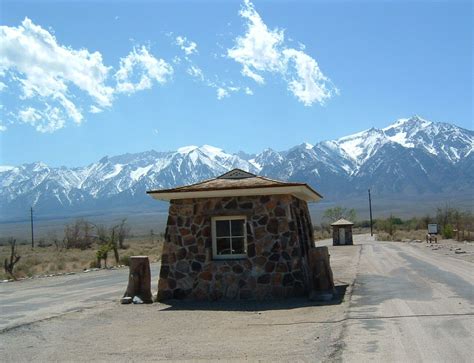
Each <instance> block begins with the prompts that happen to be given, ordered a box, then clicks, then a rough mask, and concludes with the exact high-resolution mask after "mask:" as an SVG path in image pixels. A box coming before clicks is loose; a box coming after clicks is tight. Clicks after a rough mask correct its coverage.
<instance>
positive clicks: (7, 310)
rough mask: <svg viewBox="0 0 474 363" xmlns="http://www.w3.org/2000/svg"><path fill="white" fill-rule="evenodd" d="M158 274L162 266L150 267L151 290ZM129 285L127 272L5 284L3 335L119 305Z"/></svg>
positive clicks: (0, 303)
mask: <svg viewBox="0 0 474 363" xmlns="http://www.w3.org/2000/svg"><path fill="white" fill-rule="evenodd" d="M158 271H159V264H157V263H154V264H151V275H152V290H156V287H157V281H158ZM127 284H128V269H127V268H123V269H117V270H99V271H90V272H87V273H84V272H78V273H76V274H74V275H63V276H55V277H47V278H40V279H31V280H22V281H17V282H11V283H2V284H0V331H2V330H5V329H9V328H12V327H16V326H20V325H24V324H30V323H33V322H36V321H40V320H44V319H49V318H52V317H57V316H60V315H62V314H66V313H69V312H72V311H78V310H82V309H88V308H91V307H94V306H97V305H99V304H104V303H108V302H111V301H118V300H119V299H120V298H121V297H122V296H123V294H124V293H125V290H126V288H127Z"/></svg>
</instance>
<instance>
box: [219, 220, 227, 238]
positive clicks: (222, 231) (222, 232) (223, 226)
mask: <svg viewBox="0 0 474 363" xmlns="http://www.w3.org/2000/svg"><path fill="white" fill-rule="evenodd" d="M229 236H230V230H229V221H216V237H229Z"/></svg>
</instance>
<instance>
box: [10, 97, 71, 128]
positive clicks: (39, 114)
mask: <svg viewBox="0 0 474 363" xmlns="http://www.w3.org/2000/svg"><path fill="white" fill-rule="evenodd" d="M18 119H19V120H20V121H22V122H23V123H26V124H30V125H31V126H33V127H34V128H35V129H36V131H38V132H42V133H51V132H54V131H57V130H59V129H61V128H63V127H64V123H65V116H64V110H61V109H60V108H59V107H53V106H50V105H49V104H46V105H45V108H44V110H38V109H36V108H33V107H27V108H24V109H22V110H20V111H19V112H18Z"/></svg>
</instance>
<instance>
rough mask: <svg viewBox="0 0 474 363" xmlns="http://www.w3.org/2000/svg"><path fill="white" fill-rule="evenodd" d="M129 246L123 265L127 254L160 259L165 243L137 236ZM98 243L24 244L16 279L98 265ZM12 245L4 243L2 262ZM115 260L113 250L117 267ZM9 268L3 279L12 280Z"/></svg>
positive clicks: (0, 275)
mask: <svg viewBox="0 0 474 363" xmlns="http://www.w3.org/2000/svg"><path fill="white" fill-rule="evenodd" d="M125 244H126V245H127V246H128V248H127V249H123V250H119V254H120V260H121V264H124V262H125V261H126V259H127V256H136V255H145V256H148V257H149V258H150V262H156V261H159V259H160V258H161V250H162V248H163V242H162V241H157V240H156V238H155V240H154V241H153V242H152V241H151V239H150V237H133V238H130V239H128V240H127V241H126V243H125ZM97 248H98V247H97V246H94V247H93V248H91V249H87V250H79V249H68V250H66V249H64V250H62V251H60V250H57V249H56V247H55V246H48V247H36V248H35V249H31V246H28V245H20V246H18V247H17V250H18V255H19V256H21V259H20V261H19V262H18V263H17V264H16V266H15V269H14V274H15V277H16V278H22V277H29V276H37V275H48V274H54V273H63V272H76V271H82V270H84V269H87V268H90V267H91V266H94V264H95V262H96V261H97V259H96V252H97ZM9 254H10V247H9V246H0V262H1V264H2V266H3V261H4V260H5V258H8V257H9V256H10V255H9ZM114 265H115V259H114V255H113V253H112V252H110V253H109V255H108V258H107V266H114ZM8 278H10V277H9V276H7V274H6V273H5V271H4V270H3V268H2V270H1V272H0V279H1V280H3V279H8Z"/></svg>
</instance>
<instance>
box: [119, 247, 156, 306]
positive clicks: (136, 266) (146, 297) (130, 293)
mask: <svg viewBox="0 0 474 363" xmlns="http://www.w3.org/2000/svg"><path fill="white" fill-rule="evenodd" d="M135 296H138V297H139V298H140V299H141V300H142V301H143V302H144V303H145V304H151V303H152V302H153V299H152V296H151V273H150V262H149V261H148V256H131V257H130V274H129V277H128V286H127V291H126V292H125V295H124V297H130V298H132V299H133V298H134V297H135Z"/></svg>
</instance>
